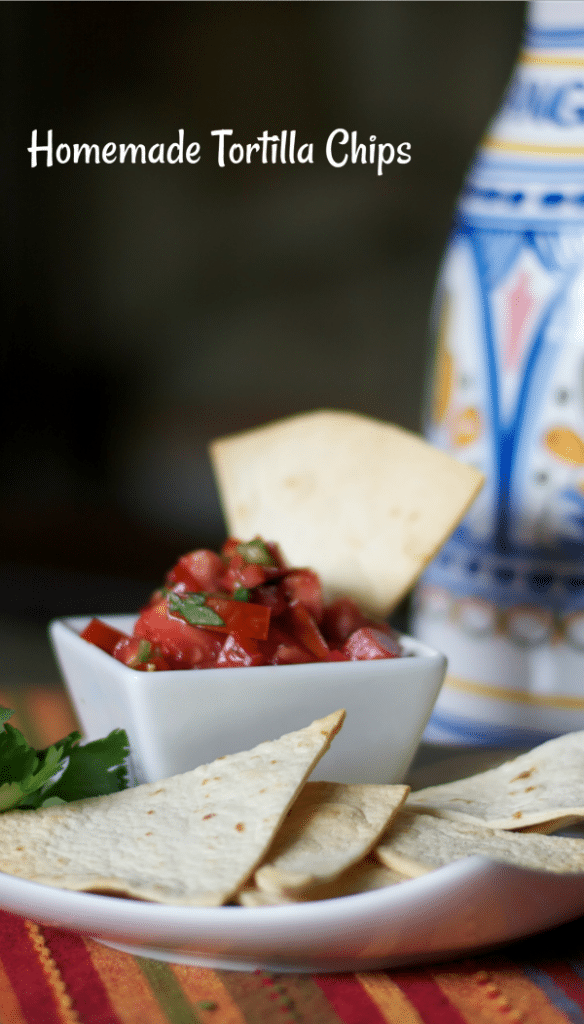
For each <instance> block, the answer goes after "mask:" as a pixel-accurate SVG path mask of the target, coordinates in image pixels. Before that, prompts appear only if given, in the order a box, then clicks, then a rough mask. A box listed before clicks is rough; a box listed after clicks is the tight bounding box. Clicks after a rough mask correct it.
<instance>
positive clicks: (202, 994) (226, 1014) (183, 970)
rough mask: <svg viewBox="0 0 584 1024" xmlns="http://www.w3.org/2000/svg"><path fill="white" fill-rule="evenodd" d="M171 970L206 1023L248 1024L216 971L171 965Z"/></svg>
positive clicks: (198, 1014)
mask: <svg viewBox="0 0 584 1024" xmlns="http://www.w3.org/2000/svg"><path fill="white" fill-rule="evenodd" d="M170 966H171V970H172V972H173V974H174V976H175V978H176V979H177V981H178V983H179V985H180V987H181V989H182V990H183V992H184V994H185V996H186V998H187V999H188V1000H189V1002H190V1003H191V1004H192V1006H193V1007H194V1008H195V1010H196V1011H197V1016H199V1017H200V1018H201V1020H202V1021H206V1020H209V1021H213V1022H216V1021H220V1022H221V1024H246V1020H245V1017H244V1015H243V1013H242V1012H241V1010H240V1009H239V1007H238V1006H237V1004H236V1003H235V1002H234V1001H233V999H232V998H231V996H230V995H229V992H228V991H227V989H226V988H225V985H223V984H222V982H221V979H220V978H219V976H218V974H216V972H215V971H213V970H211V969H210V968H207V967H190V966H189V967H187V966H186V965H185V964H171V965H170Z"/></svg>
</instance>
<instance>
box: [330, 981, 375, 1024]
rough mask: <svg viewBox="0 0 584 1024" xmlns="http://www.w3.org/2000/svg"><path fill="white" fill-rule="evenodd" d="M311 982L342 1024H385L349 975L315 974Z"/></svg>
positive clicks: (356, 982)
mask: <svg viewBox="0 0 584 1024" xmlns="http://www.w3.org/2000/svg"><path fill="white" fill-rule="evenodd" d="M313 980H314V981H315V982H316V984H317V985H318V987H319V988H320V989H321V990H322V992H324V994H325V996H326V998H327V999H328V1001H329V1003H330V1004H331V1006H332V1007H333V1009H334V1010H335V1012H336V1013H338V1015H339V1017H340V1018H341V1020H342V1022H343V1024H387V1018H386V1017H384V1015H383V1014H382V1013H381V1012H380V1010H379V1009H378V1008H377V1006H376V1005H375V1003H374V1002H373V1000H372V999H371V998H370V996H368V995H367V992H366V991H365V989H364V988H362V986H361V985H360V984H359V982H358V981H357V979H356V978H355V977H354V976H352V975H350V974H315V975H314V977H313Z"/></svg>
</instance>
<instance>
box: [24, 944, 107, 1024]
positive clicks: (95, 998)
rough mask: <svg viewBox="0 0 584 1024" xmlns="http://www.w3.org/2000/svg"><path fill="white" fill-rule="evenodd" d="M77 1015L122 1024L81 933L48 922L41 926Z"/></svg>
mask: <svg viewBox="0 0 584 1024" xmlns="http://www.w3.org/2000/svg"><path fill="white" fill-rule="evenodd" d="M41 931H42V933H43V935H44V938H45V942H46V944H47V947H48V949H49V950H50V952H51V956H52V957H53V960H54V961H55V963H56V965H57V967H58V968H59V971H60V974H61V977H62V978H63V981H64V982H65V984H66V986H67V989H68V991H69V994H70V996H71V998H72V1000H73V1007H74V1009H75V1010H77V1013H78V1014H79V1016H80V1017H81V1018H82V1019H83V1020H85V1019H88V1020H90V1021H91V1024H123V1022H122V1021H121V1020H120V1018H119V1017H118V1015H117V1013H116V1012H115V1010H114V1008H113V1006H112V1004H111V1003H110V1001H109V998H108V994H107V990H106V988H105V986H104V984H103V982H102V980H101V978H100V976H99V974H98V972H97V971H96V969H95V967H94V966H93V963H92V961H91V957H90V955H89V952H88V950H87V947H86V945H85V942H84V941H83V939H82V937H81V936H80V935H75V934H74V933H72V932H65V931H61V929H59V928H51V927H49V926H46V927H43V928H42V929H41Z"/></svg>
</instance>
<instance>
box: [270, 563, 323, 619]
mask: <svg viewBox="0 0 584 1024" xmlns="http://www.w3.org/2000/svg"><path fill="white" fill-rule="evenodd" d="M281 587H282V590H283V592H284V595H285V596H286V598H287V600H288V603H290V604H293V603H296V602H297V601H300V602H301V603H302V604H303V605H304V606H305V607H306V608H308V611H309V612H310V613H311V615H313V616H314V618H315V619H316V621H317V622H320V620H321V618H322V614H323V610H324V601H323V596H322V587H321V584H320V580H319V578H318V576H317V575H316V573H315V572H313V571H312V569H292V570H291V571H290V572H287V573H286V575H285V576H284V578H283V580H282V582H281Z"/></svg>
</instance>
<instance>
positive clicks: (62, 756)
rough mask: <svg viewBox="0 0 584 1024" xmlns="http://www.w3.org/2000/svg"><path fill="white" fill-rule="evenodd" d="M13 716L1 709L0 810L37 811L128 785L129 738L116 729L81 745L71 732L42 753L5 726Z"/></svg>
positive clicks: (75, 735) (18, 733) (77, 736)
mask: <svg viewBox="0 0 584 1024" xmlns="http://www.w3.org/2000/svg"><path fill="white" fill-rule="evenodd" d="M12 714H13V712H12V711H10V710H9V709H8V708H2V707H0V723H4V724H3V726H2V727H1V728H0V811H7V810H10V809H11V808H13V807H20V808H32V807H41V806H44V805H45V802H50V803H61V802H66V801H69V800H78V799H81V798H82V797H85V796H98V795H100V794H102V793H115V792H117V791H118V790H120V789H125V788H126V787H127V785H128V778H127V769H126V764H125V758H126V757H127V755H128V753H129V742H128V737H127V735H126V733H125V732H124V730H123V729H115V730H114V731H113V732H111V733H110V734H109V736H106V737H105V738H104V739H99V740H93V741H92V742H91V743H86V744H85V745H84V746H82V747H81V746H79V740H80V739H81V733H79V732H72V733H70V734H69V735H68V736H65V737H64V738H63V739H62V740H59V741H58V742H57V743H53V744H52V745H51V746H50V747H47V748H46V749H45V750H35V749H34V747H31V746H30V744H29V743H28V741H27V740H26V739H25V737H24V736H23V735H22V733H21V732H20V731H19V730H18V729H16V728H15V727H14V726H12V725H10V723H9V722H7V719H8V718H9V717H10V716H11V715H12Z"/></svg>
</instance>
